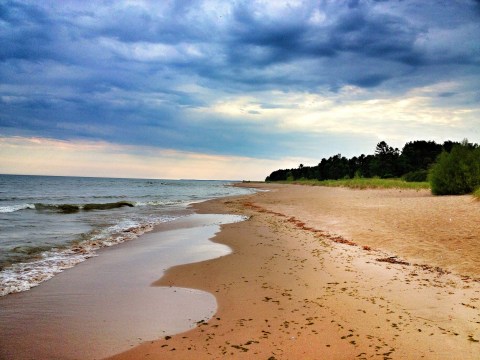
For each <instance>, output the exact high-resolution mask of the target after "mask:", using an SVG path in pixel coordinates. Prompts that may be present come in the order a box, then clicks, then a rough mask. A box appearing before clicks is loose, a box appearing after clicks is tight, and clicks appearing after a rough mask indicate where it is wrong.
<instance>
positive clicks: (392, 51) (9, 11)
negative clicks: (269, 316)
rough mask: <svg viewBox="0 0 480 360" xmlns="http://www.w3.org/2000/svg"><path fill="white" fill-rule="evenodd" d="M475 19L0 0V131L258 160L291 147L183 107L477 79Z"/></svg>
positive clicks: (479, 59) (276, 137) (274, 7)
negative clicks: (267, 94) (236, 98)
mask: <svg viewBox="0 0 480 360" xmlns="http://www.w3.org/2000/svg"><path fill="white" fill-rule="evenodd" d="M478 9H479V2H478V1H473V0H472V1H463V2H444V1H428V2H425V1H419V0H410V1H407V0H406V1H362V0H359V1H320V2H318V1H305V2H304V3H302V5H301V6H296V5H288V4H287V3H282V2H272V3H271V4H270V5H269V6H267V5H265V4H259V3H256V2H253V1H239V2H235V3H233V2H232V3H229V2H212V1H205V2H200V1H173V2H167V1H165V2H153V1H152V2H144V3H143V2H139V3H128V4H124V3H122V2H118V1H111V2H109V1H102V2H98V3H95V4H94V6H93V5H92V4H91V3H89V4H85V3H84V2H78V1H64V2H63V1H62V2H57V1H44V2H36V1H4V2H2V3H1V4H0V80H1V84H0V99H1V101H0V133H4V134H8V135H16V134H37V135H41V136H46V137H55V138H61V139H68V138H73V137H84V138H89V139H99V140H100V139H101V140H107V141H112V142H118V143H128V144H136V145H140V144H142V145H143V144H148V145H155V146H160V147H171V148H177V149H182V150H191V151H195V150H198V151H204V152H211V153H229V154H247V153H248V154H251V155H255V154H262V156H265V154H267V153H268V146H267V144H265V143H264V142H262V141H260V140H259V139H260V138H262V137H263V138H264V137H266V136H268V138H269V139H270V140H271V143H278V144H284V143H285V144H286V143H289V142H290V141H292V137H290V136H289V135H288V134H286V133H284V132H283V131H281V130H276V129H275V127H274V125H273V124H269V126H263V125H258V124H256V125H255V126H253V125H252V124H250V123H245V122H243V121H242V119H241V118H237V119H231V118H228V119H227V118H224V119H222V118H218V117H213V116H212V115H209V114H206V115H204V116H203V117H202V116H201V115H198V114H197V115H196V117H195V118H194V119H193V118H191V117H189V116H191V112H190V111H189V110H192V109H203V108H208V106H209V105H210V104H211V103H212V102H214V101H215V99H216V94H218V96H227V95H243V94H250V95H252V96H255V94H258V93H259V92H261V91H265V90H278V91H281V92H283V91H285V92H288V91H299V92H303V93H316V92H319V91H333V92H336V91H338V90H339V89H341V88H342V87H343V86H345V85H354V86H357V87H360V88H364V89H383V90H385V91H387V92H390V93H392V92H398V93H402V92H406V91H408V90H410V89H412V88H415V87H417V86H424V85H429V84H435V83H437V82H439V81H442V80H445V81H452V80H456V79H457V78H462V79H469V80H468V81H470V82H475V81H478V79H479V67H480V46H479V40H478V34H479V33H480V25H479V24H480V13H479V11H478ZM462 81H463V80H462ZM192 87H193V90H192ZM198 88H201V90H198ZM439 96H442V95H441V94H439ZM443 96H445V95H443ZM457 97H458V96H456V97H452V98H457ZM259 107H260V108H261V109H275V108H278V107H280V106H279V105H278V104H274V103H270V102H269V101H268V100H265V103H262V102H261V101H259ZM248 112H249V114H251V115H255V114H256V113H258V111H256V110H249V111H248ZM257 116H260V115H257ZM230 134H235V136H233V135H230ZM266 134H268V135H266ZM296 136H299V135H298V134H296Z"/></svg>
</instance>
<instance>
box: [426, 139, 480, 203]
mask: <svg viewBox="0 0 480 360" xmlns="http://www.w3.org/2000/svg"><path fill="white" fill-rule="evenodd" d="M429 180H430V186H431V188H432V193H433V194H435V195H460V194H468V193H471V192H473V191H474V190H475V188H477V187H478V186H480V148H478V147H477V148H474V147H472V146H469V145H468V143H467V142H466V141H465V142H463V143H462V144H461V145H455V146H454V147H453V148H452V150H451V152H450V153H447V152H445V151H444V152H442V153H441V154H440V155H439V157H438V158H437V161H436V162H435V164H434V165H433V166H432V168H431V169H430V173H429Z"/></svg>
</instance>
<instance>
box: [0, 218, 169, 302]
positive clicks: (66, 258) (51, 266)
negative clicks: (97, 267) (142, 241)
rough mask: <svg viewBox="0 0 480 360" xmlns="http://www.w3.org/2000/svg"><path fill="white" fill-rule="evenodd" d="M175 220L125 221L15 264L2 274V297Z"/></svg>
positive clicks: (0, 286)
mask: <svg viewBox="0 0 480 360" xmlns="http://www.w3.org/2000/svg"><path fill="white" fill-rule="evenodd" d="M176 218H178V217H173V216H164V217H161V218H154V219H150V220H148V221H147V222H145V223H142V224H140V223H138V222H136V221H133V220H125V221H122V222H120V223H119V224H116V225H114V226H110V227H108V228H106V229H104V230H102V231H100V232H99V233H98V234H96V235H94V236H92V237H91V238H90V239H89V240H85V241H82V242H81V243H79V244H75V245H73V246H72V247H70V248H67V249H52V250H49V251H44V252H42V253H41V254H40V255H39V257H40V258H39V259H38V260H34V261H31V262H26V263H16V264H13V265H11V266H9V267H8V268H6V269H3V270H2V271H1V272H0V296H5V295H7V294H10V293H17V292H22V291H26V290H29V289H30V288H32V287H35V286H37V285H39V284H40V283H42V282H43V281H46V280H49V279H51V278H52V277H53V276H55V275H56V274H58V273H60V272H62V271H63V270H65V269H69V268H71V267H73V266H75V265H76V264H78V263H80V262H82V261H85V260H87V259H88V258H91V257H93V256H97V254H96V251H97V250H98V249H101V248H104V247H109V246H113V245H116V244H120V243H123V242H125V241H129V240H133V239H135V238H137V237H139V236H140V235H142V234H144V233H145V232H148V231H151V230H152V229H153V227H154V226H155V225H157V224H159V223H162V222H168V221H172V220H175V219H176Z"/></svg>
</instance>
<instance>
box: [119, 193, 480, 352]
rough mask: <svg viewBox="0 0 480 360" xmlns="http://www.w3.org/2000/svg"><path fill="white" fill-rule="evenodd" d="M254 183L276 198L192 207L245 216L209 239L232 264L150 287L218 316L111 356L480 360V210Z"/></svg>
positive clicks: (191, 268)
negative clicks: (183, 291)
mask: <svg viewBox="0 0 480 360" xmlns="http://www.w3.org/2000/svg"><path fill="white" fill-rule="evenodd" d="M258 187H262V188H266V189H269V190H271V191H270V192H262V193H258V194H255V195H253V196H246V197H239V198H231V199H222V200H215V201H210V202H206V203H203V204H199V205H196V207H197V211H199V212H207V213H233V214H245V215H248V216H250V219H249V220H248V221H245V222H241V223H235V224H229V225H224V226H223V227H222V231H221V232H220V233H218V234H217V235H216V237H215V238H214V239H213V241H215V242H220V243H223V244H227V245H228V246H230V247H231V248H232V249H233V253H232V254H230V255H228V256H224V257H221V258H218V259H214V260H210V261H205V262H201V263H196V264H190V265H182V266H178V267H175V268H172V269H170V270H169V271H168V272H167V273H166V275H165V276H164V277H162V278H161V279H160V280H159V281H157V282H156V283H154V284H153V285H155V286H180V287H188V288H195V289H202V290H206V291H208V292H211V293H212V294H214V295H215V296H216V298H217V301H218V311H217V313H216V314H215V315H214V317H213V318H212V319H211V320H209V321H208V322H201V323H199V324H198V326H197V327H196V328H195V329H193V330H191V331H188V332H186V333H182V334H178V335H175V336H172V337H166V338H165V339H160V340H158V341H153V342H147V343H144V344H142V345H140V346H138V347H136V348H134V349H132V350H130V351H128V352H126V353H122V354H119V355H117V356H115V357H113V359H144V358H146V359H186V358H195V359H225V358H238V359H371V358H374V359H479V358H480V342H479V340H480V282H479V280H478V278H479V277H480V266H479V265H478V264H479V260H480V251H479V250H478V247H477V246H478V245H479V244H480V229H479V219H480V203H478V202H475V201H473V200H472V198H471V197H469V196H460V197H433V196H431V195H429V194H428V193H427V192H425V191H418V192H417V191H406V190H402V191H400V190H350V189H342V188H323V187H305V186H294V185H258ZM395 256H397V257H395Z"/></svg>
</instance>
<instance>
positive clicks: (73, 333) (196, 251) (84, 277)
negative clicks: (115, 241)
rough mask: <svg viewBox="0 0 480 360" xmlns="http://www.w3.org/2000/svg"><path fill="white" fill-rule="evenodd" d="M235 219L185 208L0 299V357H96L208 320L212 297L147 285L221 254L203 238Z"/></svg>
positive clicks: (219, 247)
mask: <svg viewBox="0 0 480 360" xmlns="http://www.w3.org/2000/svg"><path fill="white" fill-rule="evenodd" d="M240 220H241V218H240V217H235V216H230V215H218V214H212V215H207V214H196V213H192V214H190V215H188V216H185V217H183V218H179V219H177V220H175V221H172V222H166V223H162V224H159V225H157V226H156V227H155V228H154V230H153V231H151V232H148V233H145V234H143V235H142V236H141V237H140V238H139V239H136V241H130V242H125V243H122V244H119V245H117V246H115V247H112V248H108V249H102V250H103V251H102V252H105V253H103V254H102V256H98V257H94V258H92V259H89V261H86V262H82V263H80V264H78V265H77V266H75V267H74V268H71V269H67V270H66V271H64V272H62V273H60V274H58V275H57V276H55V277H53V278H52V279H50V280H49V281H47V282H45V283H43V284H41V285H40V286H38V287H35V288H33V289H31V290H29V291H26V292H21V293H15V294H10V295H7V296H6V297H2V298H0V322H1V323H2V324H5V326H2V327H1V328H0V358H2V359H3V358H6V359H7V358H15V359H30V358H32V354H34V356H33V358H35V359H51V358H57V359H79V358H80V359H98V358H103V357H105V356H111V355H112V354H115V353H117V352H118V351H119V350H120V349H123V350H127V349H128V348H130V347H133V346H136V345H138V344H140V343H141V342H142V341H144V340H146V339H156V338H158V337H160V336H166V335H173V334H178V333H182V332H184V331H187V330H189V329H191V328H193V327H195V323H196V322H197V321H205V320H206V319H209V318H210V317H211V316H212V315H213V314H214V313H215V312H216V310H217V301H216V298H215V296H214V295H213V294H211V293H208V292H205V291H200V290H197V289H185V288H180V287H162V288H158V287H157V288H156V287H152V286H150V284H151V283H152V282H154V281H156V280H157V279H158V278H159V277H160V276H162V274H163V273H164V272H165V270H166V269H168V268H170V267H172V266H175V265H178V264H188V263H192V262H197V261H203V260H206V259H211V258H214V257H217V256H225V255H227V254H229V253H230V252H231V249H230V248H228V247H227V246H225V245H221V244H214V243H212V242H211V241H210V240H209V239H210V238H211V237H212V236H214V235H215V233H216V232H218V231H219V229H220V225H221V224H224V223H228V222H235V221H240ZM107 252H108V254H107ZM7 325H8V326H7ZM142 339H143V340H142ZM86 344H88V346H86Z"/></svg>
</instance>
